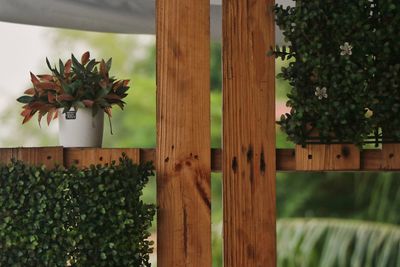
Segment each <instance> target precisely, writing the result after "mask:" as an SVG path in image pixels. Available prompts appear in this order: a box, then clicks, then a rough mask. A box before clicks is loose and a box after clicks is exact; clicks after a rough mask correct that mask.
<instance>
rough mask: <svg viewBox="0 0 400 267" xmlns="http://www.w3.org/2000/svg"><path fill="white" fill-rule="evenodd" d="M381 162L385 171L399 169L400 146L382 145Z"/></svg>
mask: <svg viewBox="0 0 400 267" xmlns="http://www.w3.org/2000/svg"><path fill="white" fill-rule="evenodd" d="M382 161H383V162H382V167H383V168H385V169H400V144H383V145H382Z"/></svg>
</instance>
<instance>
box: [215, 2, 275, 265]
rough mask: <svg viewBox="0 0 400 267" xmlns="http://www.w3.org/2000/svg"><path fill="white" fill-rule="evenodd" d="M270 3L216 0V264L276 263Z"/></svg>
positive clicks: (273, 79) (272, 23) (271, 18)
mask: <svg viewBox="0 0 400 267" xmlns="http://www.w3.org/2000/svg"><path fill="white" fill-rule="evenodd" d="M273 5H274V1H273V0H224V1H223V8H222V9H223V161H222V162H223V163H222V171H223V190H224V191H223V203H224V266H226V267H233V266H235V267H244V266H246V267H266V266H268V267H273V266H276V203H275V202H276V200H275V199H276V188H275V179H276V155H275V154H276V151H275V61H274V58H272V57H267V56H266V52H267V51H268V50H269V49H270V47H271V46H274V42H275V40H274V37H275V34H274V25H275V23H274V15H273V12H272V7H273Z"/></svg>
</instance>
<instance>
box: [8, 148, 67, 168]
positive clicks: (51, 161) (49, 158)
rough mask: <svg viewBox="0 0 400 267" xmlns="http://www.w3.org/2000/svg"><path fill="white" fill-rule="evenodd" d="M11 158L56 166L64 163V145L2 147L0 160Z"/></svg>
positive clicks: (49, 166) (28, 162)
mask: <svg viewBox="0 0 400 267" xmlns="http://www.w3.org/2000/svg"><path fill="white" fill-rule="evenodd" d="M11 159H16V160H21V161H23V162H25V163H27V164H30V165H42V164H43V165H46V167H47V168H50V169H51V168H54V166H55V165H62V164H63V148H62V147H29V148H22V147H21V148H1V149H0V162H1V163H8V162H10V161H11Z"/></svg>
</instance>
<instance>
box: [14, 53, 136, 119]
mask: <svg viewBox="0 0 400 267" xmlns="http://www.w3.org/2000/svg"><path fill="white" fill-rule="evenodd" d="M46 64H47V66H48V68H49V69H50V71H51V74H41V75H35V74H33V73H30V78H31V82H32V87H31V88H28V89H27V90H25V92H24V95H23V96H21V97H19V98H18V99H17V101H18V102H20V103H23V104H25V105H24V106H23V107H22V112H21V115H22V116H23V117H24V120H23V123H26V122H28V121H29V120H30V119H31V118H32V117H33V116H34V115H35V114H36V113H38V121H39V124H40V121H41V119H42V118H44V117H45V116H46V120H47V123H48V124H49V123H50V122H51V121H52V120H53V119H56V118H57V114H58V113H57V110H58V109H60V108H62V109H64V111H68V110H70V109H71V108H74V109H79V108H91V109H92V111H93V114H96V113H97V112H98V111H99V110H101V109H102V110H103V111H104V112H105V113H106V114H107V115H108V116H109V117H111V108H112V106H113V105H117V106H119V107H120V108H121V109H123V107H124V105H125V102H124V101H122V99H123V98H125V97H126V96H127V93H126V92H127V90H128V89H129V85H128V84H129V80H116V79H114V78H113V77H111V76H110V75H109V71H110V69H111V65H112V59H111V58H110V59H109V60H107V61H105V60H104V59H102V60H100V61H96V60H95V59H91V58H90V53H89V52H85V53H83V54H82V56H81V58H80V61H79V60H78V59H77V58H76V57H75V56H74V55H73V54H72V55H71V58H70V59H68V60H67V61H66V62H65V63H64V62H63V61H62V60H59V62H58V64H57V65H54V67H52V65H51V63H50V61H49V60H48V59H47V58H46Z"/></svg>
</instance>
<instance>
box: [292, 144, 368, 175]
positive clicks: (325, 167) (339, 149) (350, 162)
mask: <svg viewBox="0 0 400 267" xmlns="http://www.w3.org/2000/svg"><path fill="white" fill-rule="evenodd" d="M360 167H361V163H360V150H359V149H358V148H357V147H356V146H355V145H347V144H330V145H325V144H310V145H307V146H305V147H302V146H301V145H297V146H296V170H299V171H337V170H346V171H350V170H359V169H360Z"/></svg>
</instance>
